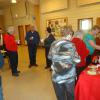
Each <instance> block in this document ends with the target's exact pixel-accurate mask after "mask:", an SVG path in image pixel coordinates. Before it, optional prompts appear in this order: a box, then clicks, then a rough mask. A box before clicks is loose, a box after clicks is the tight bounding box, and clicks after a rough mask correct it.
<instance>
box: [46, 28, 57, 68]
mask: <svg viewBox="0 0 100 100" xmlns="http://www.w3.org/2000/svg"><path fill="white" fill-rule="evenodd" d="M46 36H47V37H46V38H45V40H44V47H45V57H46V67H45V69H47V68H50V67H51V64H52V61H51V60H50V59H48V54H49V50H50V47H51V44H52V43H53V41H55V37H54V36H53V35H52V34H51V28H50V27H47V28H46Z"/></svg>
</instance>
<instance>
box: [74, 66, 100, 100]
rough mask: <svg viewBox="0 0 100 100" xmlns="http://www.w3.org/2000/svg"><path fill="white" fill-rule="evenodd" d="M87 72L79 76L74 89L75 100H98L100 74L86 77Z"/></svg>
mask: <svg viewBox="0 0 100 100" xmlns="http://www.w3.org/2000/svg"><path fill="white" fill-rule="evenodd" d="M87 70H88V68H87V69H85V70H84V71H83V72H82V73H81V74H80V77H79V80H78V82H77V84H76V87H75V100H100V74H98V75H88V74H87V72H86V71H87ZM99 70H100V68H99Z"/></svg>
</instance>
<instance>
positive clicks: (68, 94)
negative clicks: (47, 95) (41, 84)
mask: <svg viewBox="0 0 100 100" xmlns="http://www.w3.org/2000/svg"><path fill="white" fill-rule="evenodd" d="M53 86H54V90H55V93H56V97H57V100H74V86H75V81H73V82H71V83H67V82H66V83H63V84H58V83H55V82H53Z"/></svg>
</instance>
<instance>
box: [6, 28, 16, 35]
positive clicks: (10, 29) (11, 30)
mask: <svg viewBox="0 0 100 100" xmlns="http://www.w3.org/2000/svg"><path fill="white" fill-rule="evenodd" d="M14 30H15V28H14V26H10V27H8V28H7V32H8V33H9V34H13V33H14Z"/></svg>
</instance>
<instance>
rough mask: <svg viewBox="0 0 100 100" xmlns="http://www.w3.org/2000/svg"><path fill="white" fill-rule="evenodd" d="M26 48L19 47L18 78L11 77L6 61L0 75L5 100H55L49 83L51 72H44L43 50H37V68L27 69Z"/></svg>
mask: <svg viewBox="0 0 100 100" xmlns="http://www.w3.org/2000/svg"><path fill="white" fill-rule="evenodd" d="M28 64H29V59H28V51H27V47H26V46H21V47H19V70H20V71H21V74H20V76H19V77H12V76H11V73H10V69H9V66H8V62H7V59H5V65H4V68H3V73H2V82H3V93H4V99H5V100H56V97H55V93H54V90H53V86H52V82H51V72H50V71H49V70H45V69H44V67H45V56H44V49H43V48H40V49H38V53H37V64H38V65H39V66H38V67H33V68H30V69H29V68H28Z"/></svg>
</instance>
